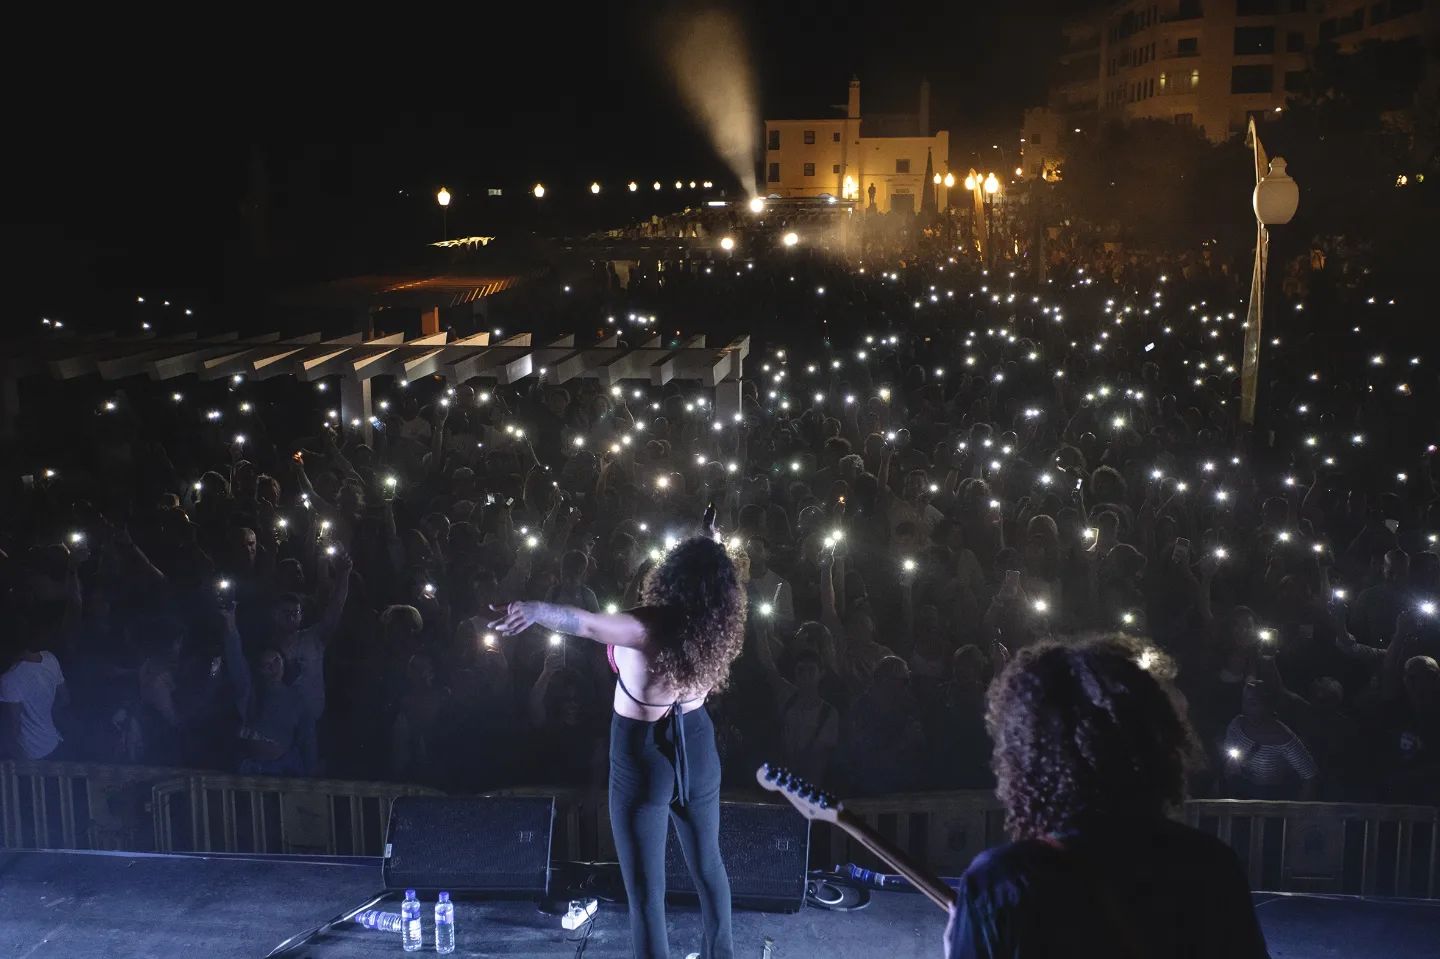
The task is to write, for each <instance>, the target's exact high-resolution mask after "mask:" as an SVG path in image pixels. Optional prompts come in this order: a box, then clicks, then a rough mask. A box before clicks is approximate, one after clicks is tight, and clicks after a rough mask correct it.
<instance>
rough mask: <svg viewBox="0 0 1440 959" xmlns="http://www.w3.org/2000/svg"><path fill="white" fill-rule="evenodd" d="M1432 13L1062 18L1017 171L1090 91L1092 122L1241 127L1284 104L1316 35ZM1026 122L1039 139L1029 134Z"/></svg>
mask: <svg viewBox="0 0 1440 959" xmlns="http://www.w3.org/2000/svg"><path fill="white" fill-rule="evenodd" d="M1437 11H1440V0H1127V2H1119V3H1113V4H1111V5H1110V6H1109V7H1107V8H1105V9H1103V10H1101V11H1100V12H1098V13H1096V14H1095V15H1094V16H1093V17H1090V18H1087V19H1082V20H1078V21H1076V22H1074V23H1072V24H1070V25H1068V26H1067V27H1066V30H1065V41H1066V52H1065V54H1064V55H1063V56H1062V58H1061V62H1060V64H1059V67H1058V69H1057V71H1056V76H1055V78H1054V81H1053V83H1052V87H1051V94H1050V99H1049V103H1048V105H1047V107H1045V108H1043V109H1042V110H1039V111H1035V115H1034V116H1033V117H1032V116H1029V115H1027V119H1026V130H1025V131H1023V132H1022V135H1025V136H1026V140H1027V143H1026V146H1027V151H1026V152H1027V159H1026V162H1025V174H1026V176H1034V175H1036V169H1038V168H1041V167H1043V166H1044V164H1045V156H1044V154H1047V153H1051V152H1054V151H1053V150H1052V148H1051V147H1050V145H1048V144H1045V143H1044V137H1045V134H1046V132H1047V131H1048V130H1051V129H1058V130H1059V131H1060V133H1059V135H1060V136H1061V137H1062V138H1063V137H1064V136H1066V132H1065V131H1067V130H1071V129H1073V128H1075V127H1079V128H1081V129H1084V128H1085V127H1086V124H1085V123H1084V120H1083V115H1084V109H1083V107H1084V104H1085V103H1086V102H1087V101H1088V100H1090V98H1091V97H1092V96H1093V98H1094V99H1093V101H1091V102H1092V104H1093V107H1094V109H1096V110H1097V111H1098V113H1099V117H1100V119H1102V120H1135V119H1159V120H1168V121H1170V122H1173V123H1180V124H1187V125H1193V126H1195V127H1198V128H1199V129H1200V130H1201V131H1202V132H1203V133H1204V135H1205V136H1206V137H1208V138H1209V139H1210V140H1212V141H1214V142H1220V141H1222V140H1225V139H1228V138H1229V137H1231V136H1235V135H1237V134H1239V133H1241V132H1243V131H1244V129H1245V123H1246V121H1247V120H1248V119H1249V118H1250V117H1252V116H1253V117H1257V118H1264V117H1266V116H1273V115H1274V114H1275V113H1276V112H1277V111H1278V110H1283V109H1284V106H1285V102H1286V98H1287V97H1289V96H1291V95H1293V94H1296V93H1299V92H1301V91H1302V90H1303V89H1304V87H1305V72H1306V70H1307V69H1308V67H1309V65H1310V58H1311V56H1312V55H1313V53H1314V51H1315V48H1316V46H1317V45H1318V44H1321V43H1331V42H1333V43H1334V44H1335V45H1336V46H1337V47H1338V48H1339V49H1340V50H1341V51H1342V52H1344V51H1350V50H1353V49H1355V48H1356V47H1358V46H1359V45H1360V44H1362V43H1365V42H1367V41H1370V40H1401V39H1406V38H1409V37H1422V38H1433V37H1435V36H1437V35H1440V13H1437ZM1087 23H1088V24H1089V26H1088V27H1087V25H1086V24H1087ZM1097 47H1098V56H1092V54H1093V53H1094V52H1095V50H1096V48H1097ZM1090 71H1094V72H1093V74H1092V73H1091V72H1090ZM1092 77H1093V79H1094V80H1096V81H1097V82H1096V83H1095V85H1093V86H1092V85H1091V78H1092ZM1046 110H1048V111H1050V112H1051V113H1053V114H1055V116H1054V117H1052V116H1047V115H1045V112H1044V111H1046ZM1036 132H1038V133H1039V134H1040V137H1041V143H1039V144H1035V143H1033V141H1031V134H1032V133H1036ZM1032 148H1038V149H1032Z"/></svg>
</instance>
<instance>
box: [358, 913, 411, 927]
mask: <svg viewBox="0 0 1440 959" xmlns="http://www.w3.org/2000/svg"><path fill="white" fill-rule="evenodd" d="M355 921H356V922H358V923H360V925H362V926H364V927H365V928H366V929H379V930H381V931H382V932H399V931H400V930H401V929H403V928H404V926H405V921H404V920H403V919H401V918H400V913H398V912H381V911H380V910H379V909H366V910H365V911H364V912H361V913H357V914H356V916H355Z"/></svg>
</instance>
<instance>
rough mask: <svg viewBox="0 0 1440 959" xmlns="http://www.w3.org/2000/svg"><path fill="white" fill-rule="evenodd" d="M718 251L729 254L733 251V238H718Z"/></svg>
mask: <svg viewBox="0 0 1440 959" xmlns="http://www.w3.org/2000/svg"><path fill="white" fill-rule="evenodd" d="M720 249H722V250H724V251H725V252H726V253H729V252H730V251H731V250H733V249H735V240H734V238H733V237H728V236H722V237H721V238H720Z"/></svg>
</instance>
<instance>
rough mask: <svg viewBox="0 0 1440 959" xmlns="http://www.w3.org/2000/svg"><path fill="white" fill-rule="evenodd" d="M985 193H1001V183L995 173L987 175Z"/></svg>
mask: <svg viewBox="0 0 1440 959" xmlns="http://www.w3.org/2000/svg"><path fill="white" fill-rule="evenodd" d="M985 192H986V193H992V194H993V193H999V192H1000V181H999V180H997V179H995V174H993V173H987V174H986V175H985Z"/></svg>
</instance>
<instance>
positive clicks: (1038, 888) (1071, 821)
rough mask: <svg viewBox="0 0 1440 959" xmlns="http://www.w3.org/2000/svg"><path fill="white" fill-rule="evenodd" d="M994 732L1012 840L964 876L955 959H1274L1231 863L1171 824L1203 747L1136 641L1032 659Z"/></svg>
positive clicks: (954, 914)
mask: <svg viewBox="0 0 1440 959" xmlns="http://www.w3.org/2000/svg"><path fill="white" fill-rule="evenodd" d="M986 725H987V727H988V728H989V731H990V735H991V738H992V739H993V740H994V743H995V749H994V756H993V766H994V769H995V775H996V777H997V779H998V785H997V787H996V793H997V795H998V796H999V797H1000V800H1001V801H1002V802H1003V803H1004V804H1005V824H1006V829H1007V830H1008V831H1009V833H1010V834H1011V835H1012V836H1013V837H1014V839H1015V841H1014V842H1011V843H1009V844H1007V845H1004V846H1000V847H998V848H996V849H991V850H989V851H987V852H985V853H982V854H981V855H980V856H979V857H978V858H976V860H975V861H974V862H973V863H971V865H970V868H969V869H967V870H966V872H965V875H964V878H963V880H962V882H961V885H960V889H959V892H958V896H957V898H956V901H955V903H954V905H953V906H952V908H951V911H950V921H949V925H948V927H947V928H946V930H945V954H946V956H947V957H948V959H969V957H980V956H984V957H999V956H1005V957H1033V956H1078V955H1095V956H1102V955H1103V956H1107V957H1126V959H1140V957H1146V959H1150V957H1155V959H1160V957H1165V959H1168V957H1172V956H1173V957H1181V956H1184V957H1196V959H1200V957H1210V956H1215V957H1226V959H1248V957H1264V956H1266V955H1267V952H1266V948H1265V940H1264V937H1263V936H1262V935H1261V932H1260V926H1259V923H1258V922H1257V921H1256V919H1255V912H1254V909H1253V908H1252V905H1251V900H1250V889H1249V886H1248V884H1247V883H1246V879H1245V874H1244V872H1243V871H1242V870H1241V867H1240V863H1239V860H1238V859H1237V858H1236V856H1235V854H1234V852H1232V851H1231V850H1230V848H1229V847H1228V846H1226V845H1225V844H1224V843H1222V842H1221V841H1220V840H1218V839H1215V838H1213V837H1210V836H1207V835H1205V834H1203V833H1201V832H1198V831H1197V830H1194V829H1191V828H1189V827H1188V826H1184V825H1181V824H1180V823H1177V822H1174V821H1173V820H1171V819H1169V818H1168V815H1167V814H1168V813H1169V812H1171V811H1172V810H1174V809H1177V808H1178V807H1179V805H1180V803H1181V801H1182V800H1183V799H1184V790H1185V772H1186V766H1187V759H1188V758H1189V757H1190V756H1192V755H1195V747H1194V742H1193V738H1192V734H1191V731H1190V727H1189V724H1188V723H1187V722H1186V720H1185V719H1184V717H1183V714H1182V712H1181V711H1180V710H1179V709H1177V708H1176V704H1175V701H1174V700H1173V699H1172V696H1171V693H1170V690H1169V687H1168V684H1162V682H1161V681H1160V680H1159V679H1157V678H1156V676H1155V675H1153V674H1152V673H1151V672H1150V671H1147V670H1146V669H1143V668H1141V666H1140V665H1139V660H1138V656H1137V649H1136V648H1135V647H1134V646H1133V645H1130V644H1128V643H1126V642H1122V641H1120V640H1109V639H1106V640H1092V641H1089V642H1086V643H1083V644H1080V645H1068V646H1067V645H1061V644H1058V643H1054V642H1045V643H1040V644H1037V645H1035V646H1032V647H1030V648H1027V649H1025V650H1023V651H1021V652H1020V653H1019V654H1018V655H1017V656H1016V658H1015V659H1014V661H1012V662H1011V663H1010V664H1009V665H1008V666H1007V667H1006V668H1005V670H1004V671H1003V672H1002V673H1001V674H1000V675H999V676H998V677H997V678H996V679H995V681H994V683H993V684H991V686H990V691H989V694H988V697H987V711H986Z"/></svg>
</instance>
